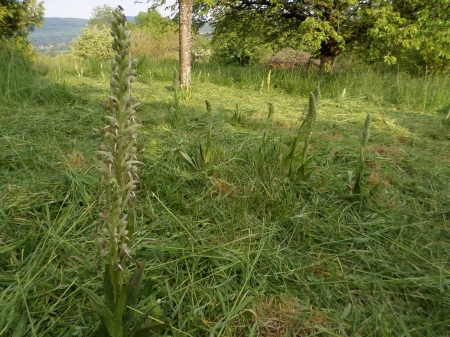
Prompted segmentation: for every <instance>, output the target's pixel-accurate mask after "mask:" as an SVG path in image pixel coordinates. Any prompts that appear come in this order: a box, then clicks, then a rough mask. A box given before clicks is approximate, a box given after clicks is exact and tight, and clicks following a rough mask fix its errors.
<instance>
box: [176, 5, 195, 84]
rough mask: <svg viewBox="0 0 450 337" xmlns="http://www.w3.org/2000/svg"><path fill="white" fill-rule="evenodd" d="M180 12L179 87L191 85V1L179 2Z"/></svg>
mask: <svg viewBox="0 0 450 337" xmlns="http://www.w3.org/2000/svg"><path fill="white" fill-rule="evenodd" d="M179 6H180V7H179V11H180V23H179V25H180V26H179V27H180V86H181V88H182V89H183V88H188V87H190V85H191V40H192V39H191V23H192V0H179Z"/></svg>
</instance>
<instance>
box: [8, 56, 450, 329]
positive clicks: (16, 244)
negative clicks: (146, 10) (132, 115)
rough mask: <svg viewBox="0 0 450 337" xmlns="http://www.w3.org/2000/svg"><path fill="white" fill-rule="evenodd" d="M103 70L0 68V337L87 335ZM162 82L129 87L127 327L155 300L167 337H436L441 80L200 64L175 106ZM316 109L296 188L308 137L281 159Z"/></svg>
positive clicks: (447, 227)
mask: <svg viewBox="0 0 450 337" xmlns="http://www.w3.org/2000/svg"><path fill="white" fill-rule="evenodd" d="M5 57H6V56H5ZM99 64H100V63H99V62H96V61H95V60H94V61H92V60H91V61H86V62H85V63H84V64H82V65H79V68H77V69H75V68H74V65H73V64H72V63H68V62H65V61H64V59H63V58H54V59H52V61H51V62H49V61H48V60H47V61H40V62H38V64H37V66H35V68H33V67H30V66H29V65H27V63H26V62H22V61H20V60H18V59H10V60H9V61H8V62H6V63H4V64H2V65H0V68H1V69H2V72H1V73H2V74H7V75H5V76H3V75H2V78H1V79H0V89H1V92H0V93H1V97H0V226H1V231H0V251H1V256H2V258H1V260H0V261H1V277H0V286H1V288H0V290H1V300H0V303H1V308H0V336H17V337H18V336H40V337H44V336H71V335H72V336H80V337H81V336H94V335H95V331H96V329H97V327H98V324H99V320H98V318H97V316H96V315H95V314H94V311H93V310H92V308H91V305H90V300H89V297H88V296H87V295H86V293H85V292H84V289H90V290H93V291H96V292H97V293H98V294H99V295H102V293H101V289H102V286H103V285H102V280H103V278H102V272H103V268H102V267H101V264H102V260H101V258H100V255H99V247H98V244H97V237H96V232H97V226H98V225H99V224H101V223H100V222H99V218H98V213H99V211H100V206H99V205H98V199H99V197H100V195H99V194H100V193H99V191H100V190H101V188H100V183H99V175H98V172H97V169H96V166H95V164H94V160H95V157H96V153H95V151H97V150H98V149H99V145H100V143H101V141H102V137H101V135H100V133H99V132H98V131H96V129H98V128H100V127H101V126H102V125H103V124H104V123H105V120H104V118H103V116H104V115H105V111H104V108H103V105H102V104H103V102H104V101H105V98H106V96H107V95H108V93H109V76H110V74H109V73H108V71H109V70H108V69H109V66H108V65H107V64H105V66H103V67H102V68H100V66H99ZM174 66H176V62H170V61H165V62H160V63H155V62H151V61H149V60H140V65H139V66H138V73H137V81H136V82H135V86H134V87H133V93H134V94H135V95H136V96H137V98H138V101H139V102H141V105H140V106H139V107H138V109H137V110H138V111H137V115H136V116H137V119H138V120H139V121H140V122H141V123H142V127H141V128H140V130H139V131H138V152H137V154H138V158H139V160H140V161H142V162H143V165H141V166H140V169H139V175H140V186H139V188H138V191H137V201H136V203H135V207H136V209H137V214H138V228H137V233H136V234H135V239H136V240H135V242H134V243H133V246H132V255H133V257H134V258H135V259H136V260H138V261H142V260H144V259H147V264H146V269H145V273H144V287H143V291H142V294H141V301H140V305H141V307H139V308H137V310H140V311H141V312H143V311H145V310H146V306H149V307H151V306H152V305H154V304H155V303H156V301H157V300H158V299H160V300H161V303H160V304H159V306H157V308H156V310H154V311H153V313H152V315H153V316H152V317H153V319H154V320H155V321H164V322H166V323H168V324H169V325H170V328H167V329H165V330H164V331H162V332H161V335H164V336H193V337H195V336H233V337H235V336H355V337H356V336H420V337H423V336H448V335H449V331H450V315H449V313H450V258H449V252H450V220H449V219H450V126H449V122H448V113H449V109H450V84H449V83H450V82H449V81H448V78H439V77H428V78H414V77H410V76H408V75H406V74H400V73H395V72H391V71H388V70H383V69H376V68H374V67H369V66H358V67H357V68H353V67H352V66H346V67H342V68H337V69H336V71H335V72H334V73H332V74H320V73H318V72H314V71H311V72H308V71H306V70H299V69H291V70H272V71H270V73H269V69H268V68H263V67H255V68H246V67H218V66H214V65H208V64H196V65H195V66H194V70H193V83H192V88H191V89H190V90H189V91H185V92H178V91H175V90H174V85H173V82H172V78H173V67H174ZM36 68H37V69H36ZM8 69H9V70H8ZM80 69H83V72H81V71H80ZM317 87H319V88H320V96H319V95H318V91H317V90H318V89H317ZM310 92H315V93H316V96H317V97H316V98H320V99H318V104H317V118H316V121H315V123H314V124H313V126H312V133H311V135H310V138H309V146H308V147H307V151H305V155H306V158H310V157H311V158H312V159H311V160H310V161H309V162H308V163H309V164H308V165H307V172H308V173H309V175H308V178H307V179H302V177H303V176H302V172H301V168H300V163H301V161H302V156H303V154H304V153H303V148H304V144H305V143H304V138H302V139H301V140H300V141H298V143H297V144H296V146H294V147H293V146H292V142H293V139H294V137H295V136H296V135H297V134H298V131H299V129H300V127H301V125H302V122H303V121H304V119H305V116H306V115H307V112H308V100H309V93H310ZM205 100H208V101H209V103H210V105H211V113H208V111H207V109H206V104H205ZM268 103H270V104H268ZM270 105H271V106H272V107H273V109H274V112H273V116H271V118H268V116H269V106H270ZM368 113H370V114H371V125H370V138H369V140H368V142H367V144H366V145H365V148H364V158H363V163H364V175H363V177H362V182H363V191H362V193H360V194H355V193H354V185H355V176H356V171H357V167H358V162H359V158H360V148H361V142H362V136H363V128H364V122H365V120H366V116H367V114H368ZM293 148H294V151H293V152H292V153H291V150H292V149H293ZM290 153H291V155H289V154H290ZM129 268H130V269H133V268H134V267H133V266H129Z"/></svg>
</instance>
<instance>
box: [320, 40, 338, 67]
mask: <svg viewBox="0 0 450 337" xmlns="http://www.w3.org/2000/svg"><path fill="white" fill-rule="evenodd" d="M340 53H341V48H340V47H339V44H338V43H337V42H336V41H335V40H333V39H328V40H327V41H322V44H321V46H320V70H321V71H325V72H331V71H332V70H333V64H334V61H335V60H336V57H337V56H338V55H339V54H340Z"/></svg>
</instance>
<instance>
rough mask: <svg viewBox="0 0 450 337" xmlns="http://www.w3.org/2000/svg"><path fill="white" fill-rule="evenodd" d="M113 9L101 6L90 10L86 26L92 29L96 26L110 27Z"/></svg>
mask: <svg viewBox="0 0 450 337" xmlns="http://www.w3.org/2000/svg"><path fill="white" fill-rule="evenodd" d="M113 11H114V8H112V7H110V6H108V5H103V6H97V7H95V8H94V9H93V10H92V14H91V18H90V19H89V22H88V23H87V24H88V26H90V27H94V26H97V27H98V28H104V27H108V28H109V27H110V26H111V21H112V17H113V16H112V15H113Z"/></svg>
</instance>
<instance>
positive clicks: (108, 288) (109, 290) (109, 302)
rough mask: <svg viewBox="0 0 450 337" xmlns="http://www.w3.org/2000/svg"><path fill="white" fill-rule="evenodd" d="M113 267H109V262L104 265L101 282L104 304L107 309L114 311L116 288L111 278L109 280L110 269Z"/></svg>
mask: <svg viewBox="0 0 450 337" xmlns="http://www.w3.org/2000/svg"><path fill="white" fill-rule="evenodd" d="M112 269H114V268H111V265H110V264H109V263H107V264H106V266H105V279H104V283H103V290H104V291H105V299H106V306H107V307H108V309H109V310H111V311H114V309H115V302H116V295H115V294H116V289H115V286H114V283H113V280H111V271H112Z"/></svg>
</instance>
